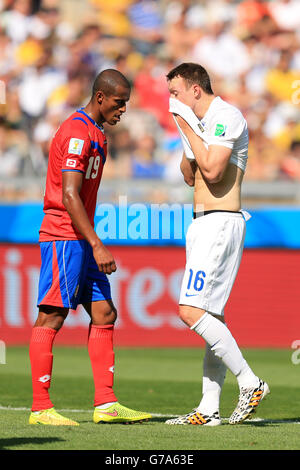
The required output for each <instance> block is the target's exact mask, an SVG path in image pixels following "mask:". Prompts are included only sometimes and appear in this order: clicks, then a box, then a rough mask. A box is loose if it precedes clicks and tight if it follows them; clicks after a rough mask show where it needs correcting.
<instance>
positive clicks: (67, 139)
mask: <svg viewBox="0 0 300 470" xmlns="http://www.w3.org/2000/svg"><path fill="white" fill-rule="evenodd" d="M106 156H107V142H106V137H105V134H104V129H103V127H102V126H99V125H98V124H97V123H96V122H95V121H94V120H93V119H92V118H91V117H90V116H88V115H87V114H86V113H85V112H84V111H83V109H79V110H78V111H76V112H75V113H73V114H72V115H71V116H70V117H69V118H68V119H66V120H65V121H64V122H63V123H62V124H61V126H60V127H59V129H58V130H57V132H56V134H55V136H54V138H53V140H52V143H51V147H50V152H49V162H48V170H47V179H46V190H45V197H44V213H45V216H44V219H43V222H42V225H41V228H40V238H39V241H41V242H42V241H52V240H80V239H83V238H84V237H83V236H82V235H81V233H80V232H79V231H78V230H77V228H76V227H75V226H74V225H73V223H72V220H71V218H70V216H69V214H68V212H67V210H66V208H65V206H64V205H63V203H62V173H63V172H64V171H80V172H82V173H83V174H84V178H83V182H82V187H81V191H80V197H81V199H82V202H83V205H84V207H85V210H86V212H87V215H88V218H89V220H90V223H91V224H92V226H94V216H95V209H96V202H97V192H98V188H99V185H100V181H101V177H102V172H103V166H104V163H105V160H106Z"/></svg>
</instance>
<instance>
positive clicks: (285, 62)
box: [266, 51, 300, 102]
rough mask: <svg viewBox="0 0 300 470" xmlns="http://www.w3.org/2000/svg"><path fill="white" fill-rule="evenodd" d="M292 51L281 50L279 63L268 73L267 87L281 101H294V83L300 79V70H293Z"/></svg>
mask: <svg viewBox="0 0 300 470" xmlns="http://www.w3.org/2000/svg"><path fill="white" fill-rule="evenodd" d="M291 61H292V53H291V51H281V53H280V57H279V60H278V63H277V64H276V66H275V67H274V68H272V69H270V70H269V71H268V73H267V75H266V89H267V91H268V92H269V93H271V94H272V95H274V97H275V98H276V99H277V100H279V101H288V102H292V94H293V91H294V90H293V83H294V82H295V81H296V80H300V70H298V71H296V70H291V68H290V65H291Z"/></svg>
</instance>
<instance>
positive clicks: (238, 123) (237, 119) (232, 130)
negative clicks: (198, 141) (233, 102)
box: [208, 110, 246, 149]
mask: <svg viewBox="0 0 300 470" xmlns="http://www.w3.org/2000/svg"><path fill="white" fill-rule="evenodd" d="M245 126H246V121H245V119H244V117H243V116H242V114H241V113H239V112H238V111H235V110H226V111H221V112H219V113H217V114H216V115H215V116H213V118H212V119H211V122H210V125H209V129H208V134H209V136H208V145H222V146H223V147H227V148H229V149H232V148H233V146H234V143H235V142H236V140H237V139H238V138H239V137H240V136H241V134H242V132H243V131H244V129H245Z"/></svg>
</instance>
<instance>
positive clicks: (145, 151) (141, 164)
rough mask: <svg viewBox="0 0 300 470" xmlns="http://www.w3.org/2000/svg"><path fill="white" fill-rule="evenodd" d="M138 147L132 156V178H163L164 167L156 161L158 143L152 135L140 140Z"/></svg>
mask: <svg viewBox="0 0 300 470" xmlns="http://www.w3.org/2000/svg"><path fill="white" fill-rule="evenodd" d="M136 144H137V147H136V149H135V150H134V152H133V154H132V160H131V172H130V173H131V176H132V178H146V179H147V178H158V179H160V178H163V175H164V169H165V168H164V165H163V164H162V163H159V162H158V161H156V150H157V149H156V143H155V139H154V137H153V136H152V135H144V136H143V137H142V138H140V139H138V140H137V142H136Z"/></svg>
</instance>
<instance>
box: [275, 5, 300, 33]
mask: <svg viewBox="0 0 300 470" xmlns="http://www.w3.org/2000/svg"><path fill="white" fill-rule="evenodd" d="M269 11H270V14H271V16H272V18H273V19H274V21H275V22H276V24H277V26H278V27H279V28H280V29H282V30H295V31H297V30H298V31H299V28H300V2H299V1H298V0H279V1H276V0H275V1H272V2H270V3H269Z"/></svg>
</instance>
